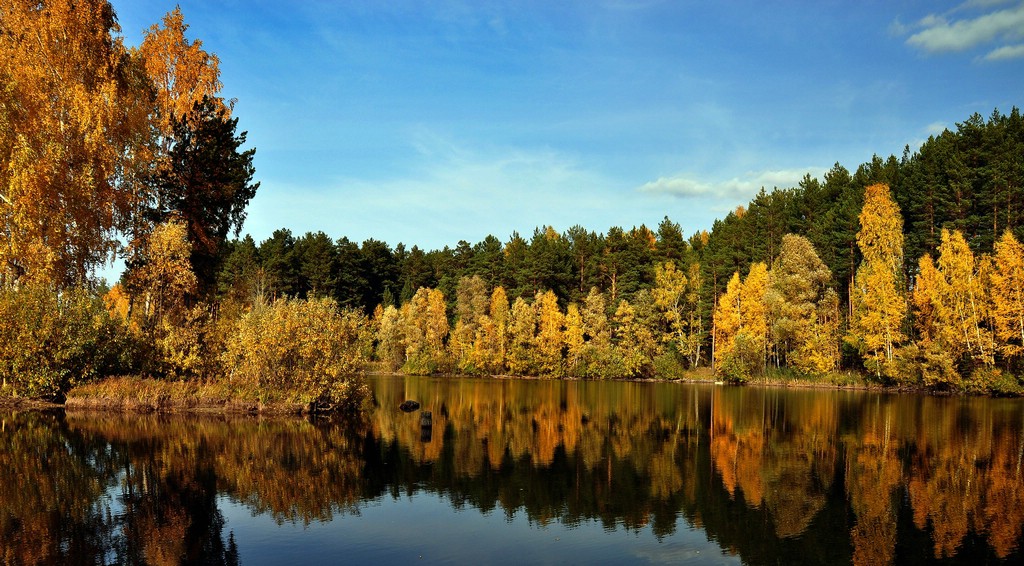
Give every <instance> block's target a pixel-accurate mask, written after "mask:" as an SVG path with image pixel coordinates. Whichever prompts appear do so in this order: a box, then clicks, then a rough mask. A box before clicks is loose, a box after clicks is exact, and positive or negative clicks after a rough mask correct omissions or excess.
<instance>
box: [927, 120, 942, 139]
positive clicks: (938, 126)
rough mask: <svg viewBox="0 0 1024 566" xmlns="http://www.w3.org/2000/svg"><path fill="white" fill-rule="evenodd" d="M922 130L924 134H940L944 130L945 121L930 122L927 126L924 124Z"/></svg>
mask: <svg viewBox="0 0 1024 566" xmlns="http://www.w3.org/2000/svg"><path fill="white" fill-rule="evenodd" d="M924 131H925V133H926V134H928V135H930V136H937V135H939V134H941V133H942V132H945V131H946V123H945V122H932V123H931V124H928V125H927V126H925V128H924Z"/></svg>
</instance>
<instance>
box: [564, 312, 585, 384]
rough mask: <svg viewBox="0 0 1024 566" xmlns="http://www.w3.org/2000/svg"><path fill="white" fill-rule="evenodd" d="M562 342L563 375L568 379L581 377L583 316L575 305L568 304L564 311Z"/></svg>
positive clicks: (583, 342)
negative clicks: (563, 350)
mask: <svg viewBox="0 0 1024 566" xmlns="http://www.w3.org/2000/svg"><path fill="white" fill-rule="evenodd" d="M562 341H563V343H564V344H565V373H566V374H567V375H568V376H570V377H582V376H583V373H582V371H581V370H582V369H584V367H583V359H584V358H583V349H584V347H585V346H586V342H585V341H584V333H583V314H582V313H581V312H580V307H579V305H578V304H576V303H570V304H569V306H568V307H566V309H565V330H564V331H563V334H562Z"/></svg>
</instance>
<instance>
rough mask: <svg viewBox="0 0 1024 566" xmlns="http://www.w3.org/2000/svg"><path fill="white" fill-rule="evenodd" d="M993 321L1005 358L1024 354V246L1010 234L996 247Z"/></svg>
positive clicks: (993, 279) (993, 280) (1008, 232)
mask: <svg viewBox="0 0 1024 566" xmlns="http://www.w3.org/2000/svg"><path fill="white" fill-rule="evenodd" d="M993 259H994V263H995V265H994V269H993V271H992V285H991V287H990V289H991V290H992V305H993V309H992V318H993V321H994V325H995V332H996V337H997V338H998V339H999V347H1000V350H1001V351H1002V354H1003V355H1004V356H1007V357H1010V358H1015V357H1018V356H1020V355H1021V353H1024V246H1021V244H1020V242H1018V241H1017V238H1015V237H1014V235H1013V233H1012V232H1010V231H1009V230H1007V231H1006V233H1005V234H1003V237H1002V238H1000V240H999V241H998V242H996V245H995V257H994V258H993Z"/></svg>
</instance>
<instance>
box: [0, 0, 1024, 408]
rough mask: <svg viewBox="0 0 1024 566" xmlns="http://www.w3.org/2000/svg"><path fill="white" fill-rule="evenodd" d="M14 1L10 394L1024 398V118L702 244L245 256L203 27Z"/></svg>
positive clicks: (735, 220) (722, 226)
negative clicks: (445, 388) (114, 276)
mask: <svg viewBox="0 0 1024 566" xmlns="http://www.w3.org/2000/svg"><path fill="white" fill-rule="evenodd" d="M0 2H2V4H0V7H2V11H0V13H3V15H4V18H3V21H2V30H0V31H2V33H0V76H2V78H3V81H4V84H6V85H8V87H7V88H5V89H4V90H2V91H0V124H2V125H3V127H0V161H2V163H3V165H4V166H3V167H0V233H2V234H3V236H4V237H3V240H2V241H0V354H2V355H0V387H2V389H3V390H4V391H7V392H9V393H14V394H32V395H44V396H54V397H60V396H61V395H62V393H63V392H66V391H67V389H68V388H69V387H70V386H72V385H73V384H74V383H78V382H82V381H88V380H92V379H96V378H98V377H102V376H105V375H119V374H121V375H123V374H143V375H153V376H163V377H174V378H208V379H227V380H229V381H230V382H231V383H238V384H248V385H251V386H253V387H255V388H257V389H260V390H264V391H267V390H279V389H289V388H292V389H294V390H296V391H301V392H303V393H302V395H303V396H304V397H309V398H312V399H318V398H320V397H325V396H326V397H332V396H334V395H336V394H337V395H341V396H343V397H348V396H352V395H354V394H353V393H352V392H358V391H362V390H363V388H362V387H360V386H359V384H358V383H353V384H347V383H345V384H344V386H339V385H338V384H339V383H343V382H344V380H342V379H340V378H339V375H342V374H347V373H349V372H351V371H353V370H355V369H357V368H359V367H361V366H362V365H363V364H364V363H365V362H366V361H376V362H377V363H379V364H380V365H382V366H383V367H385V368H388V369H392V370H396V371H405V372H409V373H438V372H439V373H466V374H493V373H499V374H500V373H511V374H519V375H545V376H577V377H651V376H659V377H677V376H679V375H681V374H682V372H684V371H686V370H691V369H698V368H705V367H710V368H712V369H713V370H714V371H715V372H716V373H717V374H718V375H721V376H722V377H723V378H727V379H732V380H736V381H744V380H747V379H751V378H754V377H757V376H762V375H765V374H766V373H769V372H772V371H776V370H785V371H791V372H793V373H797V374H804V375H808V376H817V375H822V374H828V373H829V372H833V371H835V370H839V369H844V370H852V371H855V372H863V373H865V374H866V375H868V376H870V377H871V378H873V379H876V380H879V381H883V382H886V383H900V384H904V383H905V384H912V385H922V386H932V387H942V388H950V389H963V388H977V389H983V390H989V389H996V390H1001V391H1016V390H1017V389H1018V388H1019V382H1018V380H1017V379H1016V377H1015V375H1016V374H1018V373H1019V355H1020V351H1021V350H1022V348H1024V346H1022V340H1021V333H1020V332H1016V331H1015V328H1016V327H1015V326H1014V324H1019V323H1020V319H1021V316H1020V312H1019V311H1017V310H1014V309H1017V308H1019V307H1017V306H1016V305H1017V302H1018V301H1019V298H1018V297H1017V296H1016V295H1015V292H1017V291H1019V290H1020V289H1021V288H1022V286H1024V285H1022V284H1021V283H1020V279H1019V277H1020V276H1019V275H1018V273H1017V271H1015V270H1016V269H1017V268H1016V262H1017V261H1018V260H1019V258H1020V255H1021V253H1020V248H1019V244H1018V242H1019V241H1020V239H1021V237H1022V236H1024V227H1022V224H1021V215H1022V211H1021V206H1022V205H1021V204H1020V203H1021V202H1024V198H1022V197H1024V125H1022V120H1021V116H1020V112H1019V110H1018V109H1017V108H1013V109H1012V110H1011V112H1010V113H1009V114H1008V115H1004V114H1001V113H1000V112H999V111H998V110H996V111H993V113H992V115H991V117H990V118H988V119H987V120H986V119H984V118H982V117H981V116H980V115H977V114H976V115H974V116H971V117H970V118H969V119H967V120H966V121H965V122H963V123H960V124H957V126H956V128H955V130H947V131H945V132H943V133H942V134H940V135H938V136H933V137H931V138H929V140H928V141H927V142H925V143H924V144H923V145H922V147H921V148H920V149H919V150H918V151H915V152H911V151H910V149H909V148H906V149H905V150H904V152H903V155H902V157H900V158H897V157H895V156H891V157H889V158H888V159H882V158H879V157H877V156H876V157H874V158H872V159H871V160H870V161H869V162H867V163H864V164H862V165H860V166H859V167H857V168H856V170H855V171H854V172H853V173H851V172H850V171H849V170H847V169H846V168H844V167H843V166H841V165H839V164H836V165H835V166H834V167H833V168H832V169H831V170H830V171H828V172H827V173H826V174H825V175H824V176H823V178H822V179H820V180H819V179H815V178H813V177H811V176H810V175H807V176H805V177H804V179H803V180H802V181H801V182H800V183H799V184H798V186H796V187H793V188H786V189H779V188H776V189H773V190H772V191H770V192H769V191H766V190H764V189H762V190H761V191H760V192H759V193H758V194H757V195H756V196H755V197H754V198H753V199H752V200H751V201H750V203H749V204H748V205H746V206H741V207H738V208H737V209H736V210H735V211H734V212H732V213H730V214H728V215H727V216H726V217H725V218H723V219H720V220H717V221H716V222H715V223H714V225H713V226H712V227H711V229H710V230H706V231H699V232H696V233H692V234H691V235H689V236H687V235H685V234H684V231H683V228H682V227H681V226H679V224H677V223H675V222H673V221H671V220H670V219H669V217H668V216H666V217H665V218H664V220H663V221H662V222H661V223H660V224H659V225H658V226H657V227H655V228H650V227H647V226H644V225H641V226H639V227H632V228H630V229H628V230H627V229H624V228H620V227H611V228H609V229H608V230H607V231H606V232H604V233H599V232H595V231H593V230H589V229H587V228H584V227H582V226H573V227H570V228H569V229H567V230H565V231H564V232H559V231H558V230H556V229H555V228H554V227H551V226H543V227H538V228H535V229H534V231H533V233H532V235H530V236H529V237H524V236H521V235H520V234H518V233H513V234H512V235H511V236H509V237H508V238H507V240H505V241H503V240H501V239H499V238H497V237H495V236H488V237H487V238H485V239H484V240H482V241H480V242H478V243H476V244H470V243H469V242H465V241H463V242H459V243H458V244H457V245H456V246H455V247H454V248H451V247H445V248H443V249H441V250H429V251H427V250H423V249H421V248H419V247H417V246H415V245H413V246H412V247H408V248H407V247H406V246H405V245H404V244H401V243H400V244H398V245H396V246H394V247H392V246H390V245H389V244H387V243H386V242H383V241H378V240H374V239H369V240H366V241H364V242H362V243H357V242H353V241H351V240H349V239H347V238H345V237H341V238H338V239H335V238H334V237H332V236H329V235H327V234H324V233H322V232H317V233H307V234H305V235H302V236H296V235H293V234H292V233H291V232H290V231H289V230H287V229H280V230H277V231H275V232H274V233H273V234H272V235H271V237H270V238H268V239H266V240H264V241H262V242H260V243H259V244H257V243H256V242H255V241H254V239H253V238H251V237H250V236H246V237H244V238H242V239H238V238H237V235H238V234H239V231H240V228H241V226H242V223H243V222H244V219H245V208H246V205H247V204H248V202H249V200H250V199H251V198H252V197H253V196H254V195H255V192H256V190H257V188H258V185H259V184H258V183H254V182H253V176H254V173H255V172H254V169H253V166H252V158H253V155H254V152H255V149H244V146H245V133H244V132H242V133H236V131H235V130H236V126H237V119H236V118H234V117H232V112H233V103H232V101H231V100H229V99H225V98H224V97H223V96H222V95H221V88H222V85H221V83H220V78H219V77H220V74H219V61H218V59H217V57H216V55H214V54H211V53H208V52H206V51H205V50H204V49H203V47H202V43H201V42H200V41H198V40H189V39H188V38H187V37H186V31H187V29H188V26H187V25H186V24H185V22H184V18H183V15H182V13H181V11H180V10H179V9H175V10H174V11H172V12H170V13H168V14H167V15H166V16H165V17H164V19H163V21H162V22H161V23H160V24H157V25H154V26H152V27H151V28H149V29H148V30H146V31H145V33H144V37H143V41H142V43H141V45H140V46H138V47H130V48H129V47H126V46H125V45H124V44H123V40H122V38H121V37H120V36H119V31H120V30H119V28H118V25H117V20H116V15H115V14H114V11H113V9H112V7H111V6H110V5H109V3H107V2H106V1H104V0H88V1H84V2H71V1H69V0H54V1H52V2H45V3H38V4H30V5H26V4H23V3H20V2H15V1H13V0H0ZM232 234H234V235H235V236H236V238H235V239H233V240H229V236H230V235H232ZM122 242H127V244H122ZM115 253H116V254H119V255H120V256H121V257H124V258H125V260H126V264H127V268H126V270H125V273H124V274H123V276H122V278H121V280H120V281H119V282H118V283H117V284H115V285H114V286H113V287H112V288H110V289H107V288H106V287H105V286H102V285H97V282H96V281H95V280H94V275H93V273H94V270H95V268H96V267H98V266H100V265H102V264H103V263H104V262H106V261H107V260H108V259H109V258H110V257H111V255H112V254H115ZM1021 310H1024V309H1021ZM292 376H302V377H301V378H296V379H293V378H292ZM350 385H351V386H350Z"/></svg>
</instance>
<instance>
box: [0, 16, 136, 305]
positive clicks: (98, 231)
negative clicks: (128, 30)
mask: <svg viewBox="0 0 1024 566" xmlns="http://www.w3.org/2000/svg"><path fill="white" fill-rule="evenodd" d="M0 14H2V23H0V28H2V31H0V84H2V85H3V86H2V87H0V163H2V164H3V167H0V234H2V235H3V237H2V238H0V274H2V277H3V278H4V279H6V280H7V281H11V280H14V279H20V278H28V279H34V280H39V281H46V282H53V283H55V284H57V286H59V287H65V286H68V285H73V284H77V283H81V282H83V281H85V280H86V279H87V278H88V277H89V276H90V275H91V273H92V270H93V269H94V268H95V267H97V266H99V265H102V264H103V263H104V262H105V261H107V260H108V259H109V257H110V256H111V255H112V254H113V253H114V252H115V251H116V250H117V248H118V243H117V240H116V235H117V232H118V231H119V230H123V229H126V228H127V227H128V225H129V222H130V221H131V219H132V218H133V214H134V213H135V211H136V210H137V207H138V205H139V204H140V202H141V201H142V200H143V199H142V196H143V195H141V190H142V189H141V188H140V187H141V184H140V183H139V182H138V180H139V172H140V169H141V168H142V167H143V165H144V164H146V163H148V162H149V160H150V156H151V151H150V150H151V146H150V142H151V138H150V136H149V127H148V123H147V117H148V113H149V105H148V101H147V97H146V96H145V91H146V89H147V88H148V86H147V79H146V77H145V75H144V73H143V71H142V70H141V69H140V68H139V67H138V66H136V65H135V64H134V62H133V60H132V59H131V58H130V57H129V54H128V51H127V50H126V49H125V47H124V45H123V44H122V42H121V39H120V38H119V37H117V36H115V35H114V34H116V33H117V32H119V31H120V29H119V28H118V25H117V19H116V16H115V14H114V10H113V8H112V7H111V6H110V4H109V3H108V2H107V1H106V0H80V1H79V0H75V1H72V0H53V1H47V2H42V3H40V2H24V1H22V0H0Z"/></svg>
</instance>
